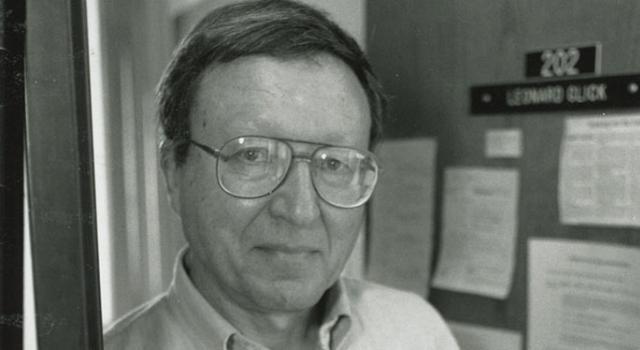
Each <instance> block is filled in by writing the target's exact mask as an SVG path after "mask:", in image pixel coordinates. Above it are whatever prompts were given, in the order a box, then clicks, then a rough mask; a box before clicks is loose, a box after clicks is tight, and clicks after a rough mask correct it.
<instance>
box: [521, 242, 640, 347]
mask: <svg viewBox="0 0 640 350" xmlns="http://www.w3.org/2000/svg"><path fill="white" fill-rule="evenodd" d="M528 309H529V310H528V315H529V320H528V325H529V331H528V336H527V338H528V345H529V346H528V349H529V350H601V349H614V350H638V349H640V249H638V248H631V247H625V246H621V245H610V244H601V243H587V242H580V241H567V240H553V239H531V240H530V241H529V306H528Z"/></svg>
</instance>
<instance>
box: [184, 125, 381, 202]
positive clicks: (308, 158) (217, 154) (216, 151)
mask: <svg viewBox="0 0 640 350" xmlns="http://www.w3.org/2000/svg"><path fill="white" fill-rule="evenodd" d="M243 137H258V138H264V139H271V140H276V141H281V142H283V143H284V144H285V145H287V147H289V150H290V151H291V160H290V161H289V164H288V165H287V171H286V173H285V175H284V176H283V177H282V179H281V180H280V181H279V182H278V184H277V185H276V186H275V187H274V188H273V189H272V190H270V191H267V193H265V194H263V195H259V196H239V195H237V194H234V193H231V191H229V189H227V188H226V187H225V186H223V185H222V183H221V180H220V174H219V165H218V162H219V161H220V158H221V156H222V149H223V148H224V147H225V146H226V145H227V144H228V143H230V142H232V141H234V140H237V139H240V138H243ZM186 142H187V143H189V144H192V145H194V146H196V147H197V148H199V149H200V150H202V151H204V152H205V153H207V154H209V155H210V156H213V157H214V158H215V159H216V181H217V183H218V186H219V187H220V188H221V189H222V190H223V191H224V192H225V193H226V194H228V195H230V196H232V197H234V198H240V199H258V198H263V197H266V196H269V195H271V194H272V193H274V192H275V191H276V190H278V188H280V186H282V184H283V183H284V182H285V181H286V180H287V178H288V177H289V173H290V171H291V166H292V165H293V162H294V160H295V159H300V161H304V162H306V163H309V164H311V162H312V159H313V156H314V155H315V154H316V152H318V150H321V149H323V148H329V147H331V148H346V149H350V150H354V151H357V152H359V153H361V154H363V155H364V156H366V157H369V158H370V159H372V160H373V163H372V164H373V165H374V166H375V175H376V178H375V180H374V182H373V186H372V187H373V190H371V193H370V194H369V195H368V196H367V197H366V199H364V200H360V201H358V202H356V203H357V204H354V205H350V206H343V205H338V204H335V203H332V202H330V201H328V200H327V199H326V198H324V196H323V195H322V194H321V193H320V191H318V188H317V186H316V183H315V179H314V178H313V176H312V177H311V183H312V184H313V189H314V191H315V192H316V194H317V195H318V197H320V198H322V200H323V201H325V202H326V203H328V204H329V205H332V206H334V207H336V208H341V209H353V208H357V207H360V206H362V205H364V204H365V203H366V202H367V201H368V200H369V199H371V196H372V195H373V192H374V191H375V187H376V185H377V183H378V176H379V175H380V170H381V169H380V166H379V165H378V160H377V159H376V156H375V154H373V153H372V152H370V151H368V150H361V149H358V148H355V147H349V146H339V145H331V144H327V143H317V142H311V141H304V140H296V139H288V138H280V137H270V136H264V135H241V136H237V137H234V138H231V139H229V140H227V141H225V142H224V143H223V144H222V146H220V148H212V147H210V146H207V145H205V144H203V143H200V142H198V141H195V140H193V139H188V140H186ZM291 143H302V144H307V145H314V146H317V147H316V148H315V149H314V150H313V151H312V152H311V153H310V154H308V155H304V154H302V155H301V154H296V153H295V152H294V149H293V146H292V145H291Z"/></svg>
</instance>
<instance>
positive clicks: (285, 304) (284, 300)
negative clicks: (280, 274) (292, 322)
mask: <svg viewBox="0 0 640 350" xmlns="http://www.w3.org/2000/svg"><path fill="white" fill-rule="evenodd" d="M328 287H329V286H326V285H325V284H324V283H318V282H317V281H309V280H304V279H297V280H279V281H271V282H269V283H267V284H266V285H262V286H260V287H259V288H256V289H255V290H254V293H253V294H254V297H253V299H254V302H255V303H256V304H257V306H258V307H260V308H262V309H263V310H265V311H273V312H278V311H279V312H301V311H306V310H309V309H311V308H312V307H314V306H315V305H316V304H317V303H318V301H320V299H321V298H322V296H323V295H324V292H325V291H326V290H327V289H328Z"/></svg>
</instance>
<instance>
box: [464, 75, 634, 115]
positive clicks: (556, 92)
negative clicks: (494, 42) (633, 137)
mask: <svg viewBox="0 0 640 350" xmlns="http://www.w3.org/2000/svg"><path fill="white" fill-rule="evenodd" d="M634 107H640V74H634V75H617V76H604V77H597V78H583V79H570V80H567V79H563V80H554V81H548V80H547V81H541V82H534V83H521V84H500V85H481V86H472V87H471V114H476V115H477V114H496V113H527V112H553V111H573V110H596V109H623V108H634Z"/></svg>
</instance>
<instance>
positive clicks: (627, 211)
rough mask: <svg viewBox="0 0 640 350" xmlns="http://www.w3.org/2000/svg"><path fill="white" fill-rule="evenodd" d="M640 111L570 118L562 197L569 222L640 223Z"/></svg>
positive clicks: (564, 147)
mask: <svg viewBox="0 0 640 350" xmlns="http://www.w3.org/2000/svg"><path fill="white" fill-rule="evenodd" d="M638 174H640V115H638V116H618V117H613V116H607V117H599V118H572V119H567V120H566V125H565V133H564V138H563V143H562V151H561V154H560V174H559V193H558V201H559V208H560V220H561V222H562V223H565V224H594V225H618V226H640V176H638Z"/></svg>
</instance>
